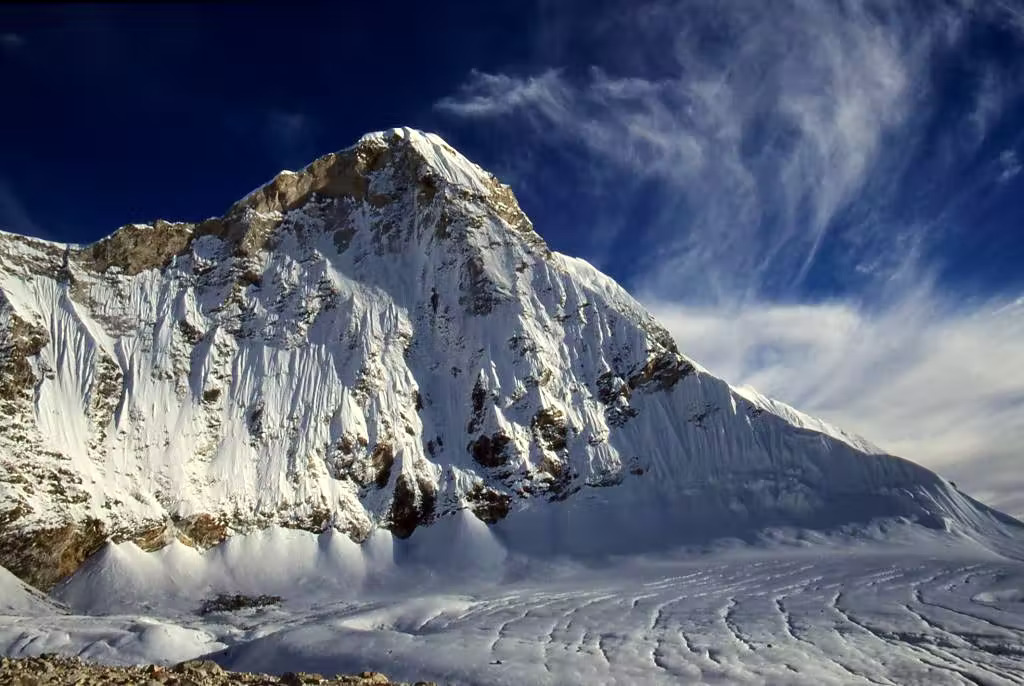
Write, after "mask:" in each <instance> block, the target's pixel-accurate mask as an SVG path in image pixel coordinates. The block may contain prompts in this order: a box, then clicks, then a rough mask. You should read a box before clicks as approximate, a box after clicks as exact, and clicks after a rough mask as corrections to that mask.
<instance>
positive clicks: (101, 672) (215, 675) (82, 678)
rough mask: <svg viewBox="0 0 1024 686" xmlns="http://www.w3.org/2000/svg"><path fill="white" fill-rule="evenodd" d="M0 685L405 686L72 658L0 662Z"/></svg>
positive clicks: (380, 677)
mask: <svg viewBox="0 0 1024 686" xmlns="http://www.w3.org/2000/svg"><path fill="white" fill-rule="evenodd" d="M0 683H4V684H11V685H12V686H64V685H65V684H82V685H83V686H89V685H92V686H113V685H114V684H124V685H125V686H129V685H131V686H138V685H140V684H144V685H146V686H157V685H159V684H169V685H170V684H193V685H194V686H229V685H231V684H253V685H254V686H257V685H258V686H271V685H272V684H282V685H283V686H302V685H304V684H310V685H313V684H320V685H321V686H408V684H405V685H403V684H399V682H396V681H391V679H389V678H388V677H387V676H385V675H384V674H381V673H380V672H362V673H361V674H353V675H342V674H339V675H336V676H333V677H325V676H324V675H322V674H306V673H303V672H287V673H285V674H282V675H281V676H272V675H270V674H251V673H248V672H228V671H225V670H223V669H221V668H220V666H219V665H218V664H217V663H216V662H212V661H211V660H190V661H188V662H182V663H180V664H177V665H175V666H173V667H160V666H157V665H145V666H141V665H140V666H133V667H108V666H106V665H98V664H90V663H88V662H83V661H82V660H81V659H79V658H77V657H60V656H57V655H42V656H40V657H30V658H24V659H11V658H6V657H4V658H0ZM415 686H434V682H426V681H419V682H416V685H415Z"/></svg>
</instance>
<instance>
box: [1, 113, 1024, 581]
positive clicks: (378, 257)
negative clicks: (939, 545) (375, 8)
mask: <svg viewBox="0 0 1024 686" xmlns="http://www.w3.org/2000/svg"><path fill="white" fill-rule="evenodd" d="M746 396H750V397H754V396H752V395H751V393H750V392H747V393H746ZM746 396H745V395H741V394H740V393H737V392H736V391H734V390H733V389H732V388H730V387H729V386H728V385H727V384H726V383H724V382H723V381H721V380H719V379H717V378H714V377H713V376H711V375H709V374H707V373H706V372H704V371H703V370H702V369H701V368H699V366H697V365H696V364H694V363H693V362H691V361H690V360H688V359H687V358H686V357H684V356H682V355H681V354H680V353H679V352H678V351H677V350H676V347H675V345H674V344H673V342H672V339H671V337H670V336H669V334H668V333H667V332H666V331H665V330H664V329H663V328H662V327H661V326H660V325H659V324H658V323H657V322H656V321H654V319H653V318H652V317H651V316H650V315H649V314H648V313H647V312H646V311H645V310H644V309H643V308H642V307H641V306H640V305H639V304H638V303H637V302H635V301H634V300H633V299H632V298H631V297H630V296H629V295H628V294H627V293H626V292H625V291H624V290H623V289H621V288H620V287H619V286H618V285H616V284H615V283H614V282H613V281H612V280H611V279H609V278H608V277H606V276H604V275H602V274H600V273H599V272H597V271H596V270H595V269H594V268H593V267H591V266H590V265H589V264H587V263H586V262H583V261H582V260H577V259H573V258H570V257H566V256H563V255H560V254H557V253H554V252H552V251H551V250H549V249H548V247H547V246H546V244H545V243H544V241H543V240H542V239H541V237H540V236H539V235H538V234H537V233H536V232H534V230H533V227H532V225H531V223H530V221H529V219H527V217H526V216H525V215H524V214H523V212H522V211H521V210H520V208H519V207H518V205H517V203H516V200H515V198H514V197H513V194H512V193H511V191H510V190H509V189H508V187H506V186H504V185H502V184H501V183H499V182H498V181H497V179H495V177H494V176H492V175H491V174H488V173H487V172H485V171H483V170H482V169H480V168H479V167H477V166H476V165H474V164H472V163H470V162H469V161H467V160H466V159H465V158H464V157H462V156H461V155H460V154H459V153H457V152H456V151H455V150H453V149H452V148H451V147H449V146H448V145H447V144H446V143H444V141H442V140H441V139H440V138H438V137H437V136H434V135H431V134H424V133H420V132H417V131H413V130H410V129H393V130H391V131H387V132H381V133H374V134H370V135H367V136H365V137H363V138H362V139H361V140H360V141H359V142H358V143H357V144H356V145H355V146H353V147H351V148H349V149H347V150H344V151H341V152H338V153H334V154H330V155H327V156H325V157H322V158H320V159H318V160H316V161H315V162H313V163H312V164H311V165H310V166H309V167H307V168H306V169H304V170H302V171H299V172H282V173H281V174H279V175H278V176H276V177H275V178H274V179H273V180H272V181H270V182H269V183H267V184H266V185H265V186H263V187H261V188H259V189H257V190H255V191H253V192H252V193H250V194H249V195H248V196H246V197H245V198H243V199H242V200H241V201H239V202H238V203H236V204H235V205H233V206H232V207H231V208H230V209H229V210H228V212H227V213H226V214H225V215H224V216H223V217H221V218H217V219H210V220H206V221H202V222H197V223H171V222H163V221H158V222H155V223H153V224H147V225H129V226H126V227H123V228H121V229H119V230H118V231H116V232H115V233H114V234H112V235H111V236H109V237H107V238H105V239H103V240H101V241H99V242H98V243H95V244H93V245H89V246H74V245H59V244H55V243H49V242H45V241H40V240H35V239H30V238H26V237H22V236H17V235H12V234H0V412H2V413H3V422H2V424H0V564H2V565H4V566H6V567H7V568H8V569H10V570H11V571H13V572H14V573H16V574H18V575H19V576H20V577H21V578H23V579H26V580H28V581H30V582H31V583H34V584H36V585H39V586H42V587H48V586H51V585H52V584H53V583H54V582H56V581H57V580H58V579H59V578H61V577H63V576H65V575H66V574H68V573H70V572H71V571H73V570H74V569H75V568H76V567H77V566H78V565H79V564H80V563H81V562H82V561H83V560H84V559H85V558H86V557H87V556H88V555H90V554H91V553H92V552H94V551H95V550H96V549H97V548H98V547H99V546H100V545H101V544H102V543H103V542H104V541H105V540H107V539H108V538H113V539H114V540H132V541H135V542H136V543H137V544H139V545H140V546H142V547H143V548H146V549H155V548H159V547H161V546H163V545H165V544H167V543H168V542H170V541H173V540H175V539H179V540H182V541H184V542H186V543H189V544H193V545H196V546H199V547H204V546H209V545H212V544H214V543H217V542H218V541H220V540H222V539H224V538H225V537H227V536H229V535H231V534H232V533H237V532H244V531H251V530H255V529H259V528H263V527H266V526H269V525H283V526H287V527H296V528H303V529H309V530H313V531H320V530H322V529H324V528H327V527H334V528H336V529H338V530H340V531H342V532H344V533H346V534H347V535H349V536H350V537H351V538H353V539H354V540H356V541H361V540H363V539H365V538H366V537H367V536H368V535H369V534H370V532H371V531H372V530H373V529H374V528H376V527H384V528H387V529H389V530H390V531H391V532H393V533H394V534H395V535H396V536H398V537H407V536H410V535H412V534H413V533H414V532H415V531H416V530H417V529H418V528H419V527H423V526H427V525H430V524H431V522H432V521H434V520H435V519H437V518H439V517H447V516H449V515H452V514H453V513H455V512H458V511H460V510H466V509H468V510H470V511H471V512H472V513H473V514H475V515H476V516H477V517H478V518H480V519H481V520H483V521H484V522H487V523H488V524H492V525H494V527H495V532H496V535H498V536H499V538H501V539H502V540H503V541H504V542H505V543H506V544H507V545H509V546H511V547H515V546H517V545H522V546H526V547H529V546H563V547H564V549H565V550H572V549H580V550H582V549H587V550H595V551H596V550H601V549H612V548H619V547H625V548H629V547H643V546H645V545H655V544H657V545H664V544H667V543H684V542H689V541H696V540H702V539H705V538H708V537H713V536H719V535H744V534H745V533H749V532H752V531H754V530H757V529H761V528H763V527H767V526H774V525H792V526H798V527H812V528H830V527H837V526H842V525H847V524H856V523H863V522H868V521H870V520H873V519H878V518H897V517H903V518H906V519H907V520H913V521H917V522H919V523H921V524H923V525H926V526H931V527H946V528H951V529H957V530H960V531H964V532H969V533H978V532H982V533H984V534H985V535H989V534H992V535H995V534H999V533H1000V532H1002V531H1004V530H1005V529H1006V528H1007V527H1013V526H1015V523H1014V521H1013V520H1009V519H1008V518H1004V517H1002V516H1001V515H999V514H998V513H995V512H993V511H990V510H988V509H986V508H984V507H983V506H980V505H978V504H977V503H975V502H974V501H972V500H970V499H969V498H967V497H965V496H963V495H962V494H960V493H959V492H958V491H956V490H955V489H953V488H951V487H950V486H949V485H948V484H947V483H946V482H945V481H943V480H942V479H940V478H939V477H937V476H935V475H934V474H932V473H931V472H928V471H927V470H925V469H923V468H921V467H918V466H916V465H914V464H912V463H910V462H907V461H904V460H901V459H898V458H894V457H889V456H885V455H876V454H869V453H870V452H871V451H870V447H869V446H868V444H866V443H861V442H858V441H855V440H852V439H850V440H848V439H847V438H845V437H844V435H843V434H840V433H838V432H836V431H833V432H829V431H827V430H824V429H821V427H817V428H818V429H819V430H814V429H815V426H816V425H814V423H813V422H810V423H808V420H809V418H806V417H804V416H803V415H799V417H802V418H803V419H799V418H798V417H797V415H796V414H792V413H788V414H787V412H783V411H781V410H780V409H779V408H781V407H782V406H781V405H780V406H778V407H776V406H773V405H772V404H771V403H770V402H768V401H763V400H758V398H756V397H755V398H754V400H750V399H748V397H746ZM822 426H824V425H822Z"/></svg>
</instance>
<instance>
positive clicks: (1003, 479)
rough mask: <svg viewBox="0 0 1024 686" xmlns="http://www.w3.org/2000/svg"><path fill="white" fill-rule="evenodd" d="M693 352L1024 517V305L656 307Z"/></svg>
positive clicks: (911, 298) (921, 299) (923, 300)
mask: <svg viewBox="0 0 1024 686" xmlns="http://www.w3.org/2000/svg"><path fill="white" fill-rule="evenodd" d="M648 302H649V304H650V306H651V309H652V311H653V312H654V314H655V315H656V316H657V317H658V318H659V319H660V320H661V321H662V322H663V323H664V324H665V325H666V326H667V327H668V328H669V329H670V330H671V331H672V333H673V335H674V336H675V337H676V339H677V341H678V342H679V346H680V348H681V349H682V350H684V351H686V353H687V354H689V355H690V356H691V357H693V358H694V359H696V360H697V361H698V362H700V363H701V364H703V365H704V366H706V367H708V369H710V370H711V371H712V372H714V373H716V374H718V375H720V376H722V377H723V378H725V379H727V380H729V381H730V382H731V383H734V384H737V385H751V386H754V387H755V388H757V389H759V390H760V391H762V392H764V393H766V394H768V395H771V396H773V397H776V398H779V399H780V400H782V401H784V402H786V403H788V404H790V405H793V406H795V407H797V408H800V409H801V410H803V411H805V412H809V413H810V414H813V415H816V416H819V417H821V418H823V419H825V420H827V421H830V422H832V423H833V424H836V425H838V426H841V427H843V428H844V429H848V430H850V431H852V432H854V433H858V434H860V435H863V436H865V437H867V438H869V439H870V440H871V441H872V442H874V443H875V444H877V445H879V446H881V447H882V448H883V449H884V450H887V451H889V452H891V453H894V454H897V455H901V456H903V457H907V458H909V459H912V460H914V461H916V462H919V463H921V464H923V465H926V466H928V467H930V468H933V469H935V470H937V471H939V472H940V473H942V474H944V475H945V476H947V477H949V478H952V479H954V480H956V481H957V482H958V484H959V485H960V487H961V488H963V489H964V490H966V491H967V492H968V493H970V494H972V495H974V496H975V497H978V498H980V499H983V500H985V501H987V502H989V503H991V504H993V505H995V506H997V507H1000V508H1003V509H1005V510H1007V511H1009V512H1012V513H1015V514H1017V515H1024V471H1022V470H1021V469H1020V466H1021V461H1022V460H1024V299H1021V300H1018V301H1016V302H1012V301H1011V302H989V303H984V304H982V305H977V306H974V307H971V308H969V309H956V310H951V309H949V307H948V306H946V305H943V304H942V303H941V302H939V301H938V300H937V299H936V298H935V297H934V296H933V295H932V294H931V293H930V292H929V291H926V290H922V291H919V292H917V293H915V294H912V295H907V296H906V297H905V298H903V299H902V300H901V301H900V302H898V303H894V304H893V305H892V306H891V307H889V308H887V309H885V310H883V311H880V312H869V311H865V310H862V309H858V308H856V307H854V306H852V305H850V304H848V303H823V304H816V305H778V304H771V303H753V302H752V303H748V304H746V305H743V306H742V307H739V308H736V309H732V310H723V309H719V308H716V309H710V308H696V307H686V306H681V305H678V304H669V303H664V302H659V301H657V300H648Z"/></svg>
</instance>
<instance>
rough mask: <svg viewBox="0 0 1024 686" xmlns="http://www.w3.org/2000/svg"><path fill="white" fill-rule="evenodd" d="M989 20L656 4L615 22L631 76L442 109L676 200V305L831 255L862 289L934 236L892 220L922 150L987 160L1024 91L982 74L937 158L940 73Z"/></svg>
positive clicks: (963, 7)
mask: <svg viewBox="0 0 1024 686" xmlns="http://www.w3.org/2000/svg"><path fill="white" fill-rule="evenodd" d="M925 5H927V6H925ZM980 13H982V11H981V9H979V7H976V6H975V5H974V4H973V3H969V2H934V3H874V2H867V1H863V2H856V1H851V2H842V3H839V2H818V1H814V2H811V1H808V0H791V1H786V2H766V3H756V4H755V3H741V2H724V3H718V2H714V3H712V2H706V1H695V2H684V3H662V2H654V3H647V4H644V5H640V6H637V7H635V8H633V9H632V10H631V12H629V13H625V14H620V15H616V17H617V18H618V19H620V20H621V22H620V25H618V26H617V34H616V38H615V40H617V41H620V42H622V43H628V44H629V45H632V46H638V47H636V49H635V50H633V51H631V53H630V54H631V55H632V59H631V60H630V64H629V65H627V66H625V67H621V68H617V67H618V66H620V65H616V64H612V65H610V66H594V67H591V68H590V69H587V70H585V71H583V73H579V70H576V72H575V73H571V74H570V73H569V70H567V69H559V68H555V67H550V68H545V69H542V70H540V71H537V72H536V73H533V74H530V75H513V74H493V73H482V72H473V73H472V74H470V75H469V77H468V79H467V81H466V82H465V83H464V84H463V85H462V87H461V88H460V89H459V90H458V92H456V93H454V94H452V95H450V96H448V97H446V98H443V99H441V100H440V101H439V102H438V103H437V104H436V108H437V109H438V110H439V111H441V112H444V113H447V114H449V115H451V116H455V117H459V118H461V119H463V120H468V121H493V120H496V119H498V120H504V121H506V122H509V121H514V122H515V123H516V125H517V126H518V127H519V128H520V130H523V131H525V132H526V135H527V136H528V139H529V140H533V141H534V142H546V143H550V142H552V141H555V142H563V143H566V144H569V145H571V146H572V151H573V152H572V153H571V154H574V155H575V154H578V152H579V151H580V150H582V151H584V152H585V153H586V155H587V158H586V159H585V161H584V162H583V164H596V163H597V162H596V161H597V160H599V161H600V163H602V164H607V163H609V162H610V163H613V164H615V165H617V166H618V167H619V168H620V170H621V172H622V173H623V174H632V175H641V176H643V177H646V178H649V179H653V180H656V181H658V182H661V183H662V184H663V186H662V189H661V193H660V196H659V197H657V198H654V199H653V200H654V201H655V202H657V203H658V204H659V205H660V206H662V207H663V208H664V209H663V211H662V212H661V213H660V216H659V217H658V218H657V220H656V221H657V222H658V223H659V226H658V227H657V229H658V238H659V243H660V244H661V245H662V246H663V250H662V252H663V255H662V257H661V258H660V259H659V264H658V265H656V271H657V272H658V273H656V274H652V275H651V276H650V277H649V279H650V280H653V281H656V282H659V288H660V289H661V290H666V291H667V290H671V289H672V288H673V287H674V286H675V287H676V288H677V290H679V291H680V292H687V293H693V292H694V291H695V289H696V290H699V291H705V292H704V293H703V295H705V296H707V297H710V298H717V297H719V296H721V295H723V294H724V295H725V296H727V297H734V296H735V295H736V294H737V293H746V294H751V293H756V292H761V291H762V290H763V289H764V288H766V287H770V288H773V289H775V290H787V289H796V288H799V287H800V286H801V284H802V282H803V281H804V280H805V279H806V278H807V277H808V275H809V274H810V272H811V270H812V269H813V268H814V266H815V265H816V262H817V260H818V259H819V258H820V257H821V256H822V249H823V247H825V246H826V243H827V242H828V239H829V238H830V237H831V238H832V239H833V240H832V241H831V242H832V244H833V245H838V246H842V247H843V248H844V252H845V254H846V256H847V257H848V259H847V262H848V264H844V265H842V267H843V268H844V269H846V270H848V271H849V273H850V274H852V275H856V274H857V273H858V272H857V270H856V267H857V266H858V263H859V262H860V261H861V260H872V255H873V254H875V253H877V252H878V251H879V250H880V246H879V242H880V241H882V242H889V241H894V242H896V243H897V244H898V243H899V242H906V241H908V240H910V235H911V234H914V233H919V232H921V231H925V230H927V229H928V228H929V227H928V221H927V220H929V219H931V214H929V215H927V216H926V217H925V218H924V219H923V220H921V221H916V222H913V223H912V224H907V223H906V222H905V221H902V222H900V223H898V224H896V223H892V222H889V223H887V222H885V221H884V217H880V216H879V212H878V211H877V209H878V208H880V207H884V206H885V205H886V204H891V203H894V202H897V201H898V200H899V199H898V198H894V197H893V194H894V193H896V192H898V189H899V184H895V183H893V181H897V180H899V178H900V177H901V176H902V175H903V174H905V173H907V169H908V167H909V165H910V164H912V163H913V162H915V161H917V160H919V159H920V158H919V156H920V154H922V152H923V151H922V147H923V148H924V149H925V150H924V152H929V153H930V154H933V155H938V154H940V153H939V152H935V151H937V150H943V149H945V148H947V147H951V146H952V147H954V148H956V149H953V150H949V151H948V152H946V153H942V154H945V155H946V156H947V157H955V156H958V155H963V154H964V151H963V150H962V149H960V148H961V147H962V146H963V145H964V140H965V139H966V138H970V139H971V145H975V146H976V145H979V144H980V143H981V142H982V140H983V139H984V137H985V135H986V134H987V133H988V131H989V129H990V128H991V126H992V122H993V120H994V119H995V118H996V117H997V116H998V114H999V113H1000V112H1001V109H1002V105H1003V104H1004V103H1005V101H1006V99H1007V98H1009V97H1011V96H1012V95H1014V94H1015V93H1017V92H1018V91H1019V87H1020V79H1019V78H1018V79H1017V80H1014V78H1013V75H1012V74H1011V73H1009V72H1008V71H1007V70H1006V69H996V68H990V67H989V66H988V65H986V64H984V63H978V64H974V65H972V71H971V72H970V75H969V76H970V78H971V80H972V82H971V84H969V86H970V87H969V89H968V90H970V97H971V98H972V99H973V101H974V102H973V105H972V106H971V107H970V111H969V112H967V113H965V114H964V115H963V116H962V117H960V120H959V121H958V122H954V123H953V124H952V125H950V126H949V127H947V129H946V130H944V131H941V137H942V140H937V139H936V138H935V136H934V133H935V131H934V130H932V131H931V132H930V133H929V137H928V138H927V140H925V138H924V132H925V130H926V129H927V128H928V127H929V125H930V123H931V121H932V119H931V118H932V117H934V116H935V114H936V112H935V105H936V104H937V103H936V99H937V98H938V97H939V95H940V94H937V93H935V92H934V89H935V84H934V83H933V81H932V70H933V69H934V68H935V64H936V62H937V61H938V60H939V59H941V58H943V56H944V55H946V54H948V53H950V52H951V51H954V50H957V49H958V48H959V47H960V46H961V45H962V42H963V41H964V40H965V36H966V35H968V34H969V33H970V32H969V28H970V26H971V22H972V21H975V20H976V18H977V16H978V15H979V14H980ZM990 14H991V13H990ZM991 20H992V21H1003V22H1005V21H1006V18H1005V16H1004V15H998V16H997V15H992V18H991ZM637 54H639V55H640V57H637ZM645 56H646V57H645ZM965 128H970V129H971V132H972V133H971V135H970V136H965V135H964V131H962V130H961V129H965ZM644 192H645V193H646V194H648V195H650V194H651V190H650V188H645V189H644ZM866 194H870V197H869V198H867V199H866V200H865V198H864V196H865V195H866ZM620 200H623V201H625V199H623V198H620ZM844 212H845V214H846V215H848V216H841V215H843V213H844ZM648 223H650V222H648ZM619 229H620V230H628V227H626V226H621V227H619ZM826 266H827V267H828V268H831V267H832V265H831V264H828V265H826ZM899 267H900V265H898V264H894V265H893V268H899ZM694 273H701V274H703V276H702V278H701V279H700V280H699V281H701V282H697V281H698V280H696V279H692V278H690V277H687V276H686V275H687V274H694ZM680 275H683V276H680ZM709 284H714V285H713V286H710V287H709Z"/></svg>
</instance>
